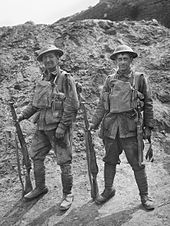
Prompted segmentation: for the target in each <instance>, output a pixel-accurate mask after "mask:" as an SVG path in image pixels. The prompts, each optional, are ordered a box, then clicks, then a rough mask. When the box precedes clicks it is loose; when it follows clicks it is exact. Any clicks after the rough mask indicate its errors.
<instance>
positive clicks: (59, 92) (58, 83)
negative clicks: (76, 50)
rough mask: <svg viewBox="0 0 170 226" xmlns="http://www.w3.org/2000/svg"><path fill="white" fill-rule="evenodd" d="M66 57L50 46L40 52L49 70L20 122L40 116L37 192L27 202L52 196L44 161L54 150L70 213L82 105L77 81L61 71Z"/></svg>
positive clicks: (35, 144) (35, 143)
mask: <svg viewBox="0 0 170 226" xmlns="http://www.w3.org/2000/svg"><path fill="white" fill-rule="evenodd" d="M62 55H63V51H62V50H61V49H59V48H57V47H56V46H54V45H47V46H45V47H44V48H43V49H41V50H40V51H39V54H38V57H37V60H38V61H39V62H41V63H43V65H44V67H45V70H44V72H43V75H42V78H41V79H40V80H39V81H38V82H37V84H36V89H35V93H34V96H33V100H32V101H31V102H30V104H29V105H28V106H27V107H26V108H25V109H24V111H23V112H22V113H21V114H20V115H19V117H18V121H21V120H23V119H28V118H30V117H31V116H32V115H34V114H35V115H36V117H35V118H36V120H35V122H36V125H37V130H36V132H35V134H34V137H33V140H32V144H31V148H30V157H31V159H32V161H33V167H34V177H35V189H33V190H32V191H31V192H29V193H28V194H26V195H25V196H24V197H25V199H26V200H32V199H34V198H36V197H38V196H40V195H41V194H45V193H47V192H48V188H47V187H46V185H45V166H44V160H45V157H46V155H47V154H48V153H49V151H50V150H51V149H53V150H54V152H55V154H56V157H57V164H58V165H59V166H60V168H61V181H62V189H63V198H62V201H61V204H60V209H61V210H67V209H69V208H70V206H71V204H72V202H73V194H72V191H71V190H72V184H73V176H72V169H71V163H72V124H73V121H74V120H75V117H76V113H77V110H78V108H79V101H78V97H77V92H76V86H75V82H74V80H73V78H72V77H71V76H70V74H68V73H66V72H65V71H62V70H61V69H60V67H59V58H60V57H61V56H62Z"/></svg>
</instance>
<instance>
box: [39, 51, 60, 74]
mask: <svg viewBox="0 0 170 226" xmlns="http://www.w3.org/2000/svg"><path fill="white" fill-rule="evenodd" d="M42 62H43V64H44V66H45V68H46V69H48V70H53V69H54V68H56V66H58V64H59V56H57V55H56V54H55V53H54V52H48V53H44V54H43V56H42Z"/></svg>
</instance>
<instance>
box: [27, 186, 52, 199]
mask: <svg viewBox="0 0 170 226" xmlns="http://www.w3.org/2000/svg"><path fill="white" fill-rule="evenodd" d="M47 193H48V188H44V190H43V191H42V192H41V193H39V194H38V195H36V196H34V197H30V198H29V197H24V200H25V201H31V200H33V199H36V198H39V197H40V196H43V195H45V194H47Z"/></svg>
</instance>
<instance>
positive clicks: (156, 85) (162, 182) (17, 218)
mask: <svg viewBox="0 0 170 226" xmlns="http://www.w3.org/2000/svg"><path fill="white" fill-rule="evenodd" d="M0 37H1V39H0V65H1V67H0V78H1V83H0V128H1V130H0V148H1V152H0V200H1V202H0V218H1V220H0V225H3V226H5V225H6V226H13V225H16V226H18V225H21V226H24V225H32V226H33V225H44V226H45V225H48V226H53V225H68V226H70V225H73V226H80V225H82V226H87V225H88V226H92V225H98V226H99V225H100V226H101V225H103V226H105V225H106V226H113V225H125V226H127V225H128V226H137V225H141V226H145V225H146V226H148V225H149V226H163V225H167V226H169V225H170V217H169V212H170V189H169V188H170V175H169V174H170V156H169V155H170V151H169V150H170V134H169V132H170V73H169V72H170V55H169V49H170V43H169V38H170V33H169V29H167V28H165V27H163V26H161V25H159V24H155V22H154V21H139V22H136V21H121V22H112V21H107V20H105V21H103V20H84V21H78V22H70V23H68V22H64V21H61V22H56V23H54V24H52V25H34V24H33V23H31V22H28V23H26V24H24V25H18V26H14V27H2V28H0ZM46 42H55V43H56V44H57V45H58V46H59V47H61V48H63V50H64V51H65V54H64V56H63V58H62V60H61V67H62V68H63V69H65V70H67V71H69V72H70V73H72V74H73V76H74V78H75V80H76V81H78V82H80V83H81V84H82V86H83V95H84V97H85V100H86V102H87V109H88V114H89V115H88V116H89V119H90V117H91V114H92V112H93V111H94V108H95V105H96V101H97V99H98V96H99V92H100V88H101V86H102V84H103V81H104V79H105V78H106V76H107V75H109V74H111V73H112V72H113V71H114V70H115V65H114V64H113V62H112V61H110V60H109V56H110V54H111V52H112V51H113V49H114V47H115V46H116V45H117V44H120V43H125V44H128V45H130V46H132V48H134V50H135V51H138V52H139V58H138V59H137V60H136V61H135V62H134V65H133V67H134V68H136V69H138V71H144V72H145V73H146V74H147V77H148V79H149V80H150V83H151V86H152V89H153V100H154V114H155V131H154V133H153V139H152V142H153V149H154V159H155V160H154V162H146V161H145V163H146V170H147V175H148V182H149V191H150V196H152V197H153V198H154V199H155V204H156V208H155V210H154V211H152V212H147V211H145V210H144V209H143V207H142V206H141V204H140V199H139V195H138V189H137V186H136V184H135V180H134V176H133V172H132V170H131V168H130V166H129V165H128V163H127V160H126V158H125V156H124V154H122V155H121V164H120V165H118V167H117V174H116V178H115V182H114V183H115V188H116V195H115V197H114V198H112V199H111V200H109V201H108V202H107V203H105V204H104V205H102V206H97V205H96V204H95V203H94V202H93V201H92V200H91V197H90V185H89V180H88V174H87V164H86V154H85V145H84V131H83V121H82V119H83V117H82V113H81V111H80V112H79V114H78V116H77V121H76V123H75V128H74V134H73V137H74V140H73V141H74V142H73V143H74V147H73V175H74V187H73V192H74V202H73V205H72V207H71V208H70V209H69V210H68V211H66V212H61V211H60V210H59V203H60V199H61V196H62V194H61V181H60V169H59V166H57V164H56V161H55V156H54V154H53V152H52V151H51V152H50V154H49V155H48V157H47V159H46V162H45V164H46V180H47V185H48V187H49V192H48V193H47V194H46V195H44V196H43V197H40V199H38V200H34V201H32V202H23V200H21V185H20V182H19V178H18V173H17V161H16V152H15V139H14V134H15V130H14V126H13V124H12V120H11V115H10V113H9V108H8V102H7V98H6V97H7V87H8V86H10V87H12V88H13V87H14V86H15V88H16V87H17V88H18V89H16V90H13V96H14V100H15V107H16V109H17V112H18V113H19V112H20V111H21V110H22V109H23V108H24V107H25V106H26V105H27V104H28V102H29V99H30V98H31V96H32V93H33V90H34V84H35V80H36V78H37V77H38V76H39V74H40V70H39V66H40V67H42V65H39V64H38V62H37V61H36V54H35V52H36V51H37V50H39V49H40V47H42V46H43V45H44V43H46ZM21 127H22V130H23V132H24V135H25V138H26V142H27V145H28V147H29V146H30V142H31V137H32V135H33V133H34V130H35V127H34V124H33V123H32V119H30V120H28V121H26V120H25V121H23V122H22V123H21ZM93 137H94V143H95V149H96V153H97V162H98V165H99V173H98V185H99V189H100V191H102V189H103V185H104V181H103V161H102V158H103V156H104V149H103V145H102V142H101V140H100V139H99V138H98V136H97V132H96V133H94V134H93ZM147 147H148V144H147V143H146V149H147ZM144 154H146V150H145V152H144ZM31 177H32V179H33V172H32V171H31Z"/></svg>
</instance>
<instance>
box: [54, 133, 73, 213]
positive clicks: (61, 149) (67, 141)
mask: <svg viewBox="0 0 170 226" xmlns="http://www.w3.org/2000/svg"><path fill="white" fill-rule="evenodd" d="M51 137H54V140H53V141H52V146H53V149H54V151H55V154H56V156H57V163H58V165H60V169H61V182H62V188H63V198H62V201H61V204H60V209H61V210H67V209H69V208H70V206H71V204H72V202H73V198H74V197H73V194H72V186H73V174H72V166H71V163H72V135H71V129H68V130H67V131H66V133H65V136H64V138H62V139H56V138H55V134H54V135H53V136H51Z"/></svg>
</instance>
